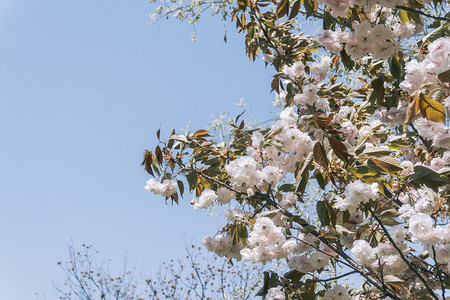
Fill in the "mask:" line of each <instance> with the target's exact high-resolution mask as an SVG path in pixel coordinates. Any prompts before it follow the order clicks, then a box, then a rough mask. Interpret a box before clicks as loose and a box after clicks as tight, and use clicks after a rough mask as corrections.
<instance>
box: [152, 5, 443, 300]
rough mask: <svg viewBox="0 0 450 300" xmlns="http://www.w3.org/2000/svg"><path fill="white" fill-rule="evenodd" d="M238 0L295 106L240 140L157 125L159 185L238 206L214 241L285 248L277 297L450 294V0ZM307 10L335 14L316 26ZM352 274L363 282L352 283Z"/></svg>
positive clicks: (175, 196)
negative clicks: (310, 206) (309, 207)
mask: <svg viewBox="0 0 450 300" xmlns="http://www.w3.org/2000/svg"><path fill="white" fill-rule="evenodd" d="M202 3H203V2H199V3H198V5H200V6H201V5H202ZM224 3H230V2H224ZM228 5H231V8H230V11H231V18H232V21H233V22H235V23H236V27H237V29H238V32H240V33H242V34H244V35H245V44H246V52H247V55H248V57H249V58H250V59H251V60H255V59H257V58H258V57H260V58H261V59H263V60H264V61H265V62H266V64H267V65H270V66H271V67H273V69H274V75H273V81H272V82H271V87H272V90H273V91H275V92H276V94H277V97H278V99H279V100H280V101H281V102H282V103H283V104H284V108H283V109H282V111H281V112H280V114H279V117H278V118H277V119H276V121H275V122H274V123H273V124H272V125H271V126H270V127H269V128H252V129H249V128H247V127H246V126H245V121H244V120H243V117H242V116H238V117H237V118H236V119H235V122H234V124H232V127H233V130H232V132H231V134H230V135H229V137H228V139H227V141H226V142H217V141H216V140H215V139H214V138H213V137H211V136H210V134H209V132H208V131H206V130H198V131H195V132H193V133H187V134H179V133H176V132H175V131H172V133H171V134H170V136H169V138H168V140H167V141H162V140H160V132H159V131H158V132H157V137H158V140H159V144H158V145H157V146H156V148H154V149H153V150H150V151H145V153H144V161H143V165H144V166H145V169H146V170H147V172H148V173H150V175H152V176H153V177H154V178H152V179H150V180H149V181H148V182H147V186H146V189H147V190H148V191H150V192H153V193H155V194H161V195H162V196H165V197H166V199H167V200H168V199H171V200H172V201H174V202H176V203H178V202H179V201H180V199H179V197H180V196H182V195H183V194H184V193H185V190H189V191H191V192H193V193H194V194H195V196H194V200H193V201H192V206H193V208H194V209H203V208H207V207H209V206H211V205H213V204H215V205H226V206H228V210H227V211H226V213H225V220H224V227H223V229H222V230H221V231H220V232H219V233H218V234H215V235H214V233H211V235H212V236H207V237H205V238H204V240H203V244H204V245H205V246H206V248H207V249H209V250H210V251H213V252H215V253H217V254H219V255H223V256H227V257H229V258H230V259H237V260H248V261H252V262H254V263H255V264H259V263H262V264H264V263H267V262H272V261H275V260H279V261H282V262H285V264H286V267H287V268H289V269H290V271H288V272H287V273H284V274H277V273H276V272H275V271H273V272H266V273H265V274H264V275H265V280H264V287H263V288H262V290H261V291H260V293H259V294H260V295H261V296H263V297H264V298H265V299H278V300H280V299H304V300H306V299H324V300H331V299H380V298H381V299H396V300H400V299H445V298H446V294H447V295H449V291H448V290H447V289H450V224H449V223H448V221H449V216H450V213H449V203H450V202H449V201H450V195H449V193H448V190H449V187H450V181H449V176H450V168H449V167H450V151H449V148H450V130H449V127H448V126H447V125H448V121H449V119H448V113H449V112H448V109H450V84H449V83H450V70H449V68H450V36H449V35H450V19H449V17H450V13H447V10H448V3H447V2H446V1H445V0H433V1H431V0H425V1H423V0H422V1H419V0H392V1H387V0H279V1H270V0H238V1H237V3H235V4H228ZM221 9H224V8H223V7H221ZM304 18H306V20H307V21H309V20H316V21H317V22H316V24H319V25H321V26H322V27H323V28H321V29H320V30H319V29H317V28H313V30H311V31H314V32H316V34H315V35H309V34H307V33H304V32H302V31H301V30H300V27H299V25H298V23H299V20H300V19H304ZM306 28H308V27H306ZM185 186H186V187H187V188H186V189H185ZM308 186H310V187H311V186H315V187H317V188H318V189H319V191H320V192H319V193H317V194H314V199H313V200H314V201H313V202H314V206H315V211H316V213H317V218H318V220H319V221H320V222H315V221H314V219H313V218H311V217H308V216H307V214H306V213H305V210H306V208H305V203H304V202H305V201H304V199H305V198H306V196H307V194H308V191H309V189H308V188H307V187H308ZM349 276H350V277H351V278H358V280H359V281H361V285H360V286H359V284H358V285H356V284H355V285H353V286H349V285H344V284H343V283H342V279H343V278H345V277H349Z"/></svg>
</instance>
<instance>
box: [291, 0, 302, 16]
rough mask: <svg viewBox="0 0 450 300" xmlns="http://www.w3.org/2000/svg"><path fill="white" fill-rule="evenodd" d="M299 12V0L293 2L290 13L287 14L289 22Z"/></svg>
mask: <svg viewBox="0 0 450 300" xmlns="http://www.w3.org/2000/svg"><path fill="white" fill-rule="evenodd" d="M299 11H300V0H297V1H295V2H294V4H293V5H292V8H291V13H290V14H289V20H290V19H293V18H295V17H296V16H297V15H298V12H299Z"/></svg>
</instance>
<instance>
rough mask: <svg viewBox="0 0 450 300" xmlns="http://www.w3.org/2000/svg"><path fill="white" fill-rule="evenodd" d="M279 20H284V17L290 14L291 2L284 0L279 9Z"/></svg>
mask: <svg viewBox="0 0 450 300" xmlns="http://www.w3.org/2000/svg"><path fill="white" fill-rule="evenodd" d="M276 14H277V18H282V17H283V16H284V15H287V14H289V0H282V1H281V2H280V3H279V4H278V7H277V12H276Z"/></svg>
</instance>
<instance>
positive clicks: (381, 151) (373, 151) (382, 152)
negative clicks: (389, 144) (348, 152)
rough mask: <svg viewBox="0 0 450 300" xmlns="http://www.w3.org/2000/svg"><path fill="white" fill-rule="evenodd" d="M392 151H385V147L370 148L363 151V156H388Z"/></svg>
mask: <svg viewBox="0 0 450 300" xmlns="http://www.w3.org/2000/svg"><path fill="white" fill-rule="evenodd" d="M391 153H392V151H391V150H390V149H386V148H385V147H371V148H366V149H364V151H363V154H365V155H372V156H379V155H389V154H391Z"/></svg>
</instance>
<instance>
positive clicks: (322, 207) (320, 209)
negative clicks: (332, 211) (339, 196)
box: [316, 201, 330, 226]
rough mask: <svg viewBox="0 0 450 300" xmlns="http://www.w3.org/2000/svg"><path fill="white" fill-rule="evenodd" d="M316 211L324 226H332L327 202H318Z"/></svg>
mask: <svg viewBox="0 0 450 300" xmlns="http://www.w3.org/2000/svg"><path fill="white" fill-rule="evenodd" d="M316 211H317V216H318V217H319V220H320V223H321V224H322V226H328V225H330V216H329V215H328V209H327V205H326V204H325V201H317V204H316Z"/></svg>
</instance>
